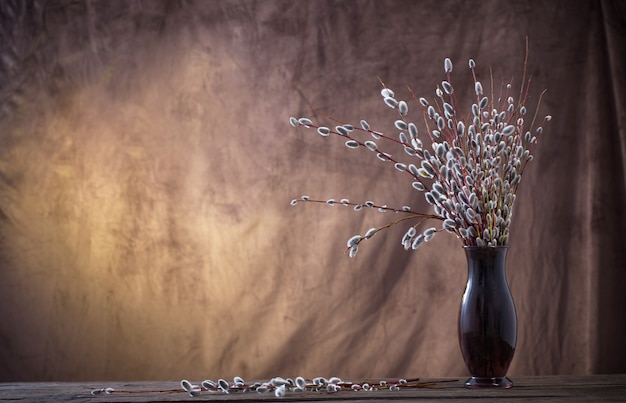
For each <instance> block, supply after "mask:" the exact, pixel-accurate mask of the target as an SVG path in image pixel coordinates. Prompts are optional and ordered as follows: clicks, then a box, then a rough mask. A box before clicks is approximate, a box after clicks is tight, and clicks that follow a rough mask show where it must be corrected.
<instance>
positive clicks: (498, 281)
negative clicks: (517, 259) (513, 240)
mask: <svg viewBox="0 0 626 403" xmlns="http://www.w3.org/2000/svg"><path fill="white" fill-rule="evenodd" d="M507 250H508V246H499V247H481V246H466V247H465V254H466V257H467V264H468V277H467V285H466V288H465V293H464V294H463V300H462V302H461V312H460V314H459V342H460V344H461V353H462V355H463V360H464V361H465V365H466V366H467V369H468V370H469V372H470V375H471V378H470V379H468V380H467V382H466V383H465V386H466V387H469V388H482V387H490V388H492V387H498V388H510V387H511V386H513V383H512V382H511V380H510V379H508V378H507V377H506V373H507V370H508V369H509V365H510V364H511V361H512V360H513V353H514V352H515V343H516V341H517V316H516V314H515V306H514V304H513V298H512V296H511V291H510V290H509V286H508V284H507V280H506V253H507Z"/></svg>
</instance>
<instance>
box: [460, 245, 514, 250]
mask: <svg viewBox="0 0 626 403" xmlns="http://www.w3.org/2000/svg"><path fill="white" fill-rule="evenodd" d="M508 248H509V245H498V246H477V245H463V249H470V250H476V249H508Z"/></svg>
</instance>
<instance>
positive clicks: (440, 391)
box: [0, 375, 626, 403]
mask: <svg viewBox="0 0 626 403" xmlns="http://www.w3.org/2000/svg"><path fill="white" fill-rule="evenodd" d="M447 381H450V382H445V383H439V384H437V385H436V386H434V387H431V388H406V389H401V390H399V391H389V390H378V391H370V392H365V391H358V392H354V391H342V392H336V393H327V392H306V393H295V392H288V393H287V395H286V396H285V397H283V398H277V397H275V396H274V394H273V393H266V394H260V393H255V392H253V393H231V394H224V393H210V392H201V394H200V395H199V396H197V397H190V396H189V395H188V394H187V393H186V392H185V391H184V390H182V389H181V387H180V384H179V382H174V381H171V382H102V383H95V382H87V383H76V382H42V383H0V401H13V402H43V401H52V402H54V401H78V402H90V403H100V402H182V401H184V402H190V401H192V402H207V401H231V402H232V401H248V402H253V401H266V402H267V401H309V402H315V401H330V402H361V401H362V402H367V401H376V402H384V401H393V402H398V401H414V400H419V401H420V402H442V401H445V402H468V401H471V402H473V403H483V402H502V401H520V402H521V401H531V402H626V375H597V376H549V377H527V378H516V379H514V380H513V381H514V383H515V386H514V387H513V388H512V389H508V390H493V389H481V390H472V389H466V388H465V387H464V386H463V380H461V379H459V380H450V379H448V380H447ZM107 387H112V388H114V392H113V393H111V394H105V393H102V394H98V395H95V396H94V395H92V393H91V392H92V390H100V389H102V388H107Z"/></svg>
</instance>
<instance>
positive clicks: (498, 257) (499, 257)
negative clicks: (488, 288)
mask: <svg viewBox="0 0 626 403" xmlns="http://www.w3.org/2000/svg"><path fill="white" fill-rule="evenodd" d="M507 251H508V247H507V246H502V247H465V255H466V257H467V269H468V271H469V275H470V276H475V275H482V276H485V275H488V276H496V277H500V276H502V277H505V276H506V253H507Z"/></svg>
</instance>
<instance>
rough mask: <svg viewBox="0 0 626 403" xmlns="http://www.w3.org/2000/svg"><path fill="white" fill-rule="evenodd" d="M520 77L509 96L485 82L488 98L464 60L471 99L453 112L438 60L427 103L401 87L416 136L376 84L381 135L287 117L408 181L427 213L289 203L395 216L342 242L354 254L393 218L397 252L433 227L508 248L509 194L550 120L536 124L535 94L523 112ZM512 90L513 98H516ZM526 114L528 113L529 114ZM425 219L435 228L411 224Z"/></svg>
mask: <svg viewBox="0 0 626 403" xmlns="http://www.w3.org/2000/svg"><path fill="white" fill-rule="evenodd" d="M526 66H527V63H526V62H525V63H524V76H523V79H522V82H521V85H520V89H519V94H513V88H512V85H511V84H510V83H509V84H506V85H502V87H501V88H499V89H498V95H494V88H493V80H491V81H492V82H491V90H490V92H491V96H490V97H489V96H487V95H485V91H484V89H483V84H482V83H481V82H480V81H478V79H477V78H476V72H475V68H476V64H475V62H474V60H472V59H470V60H469V69H470V71H471V73H472V76H473V79H474V94H475V96H476V97H475V101H474V102H473V103H472V105H471V110H470V111H469V113H467V115H463V112H461V111H460V110H459V102H458V100H457V97H456V95H455V91H454V87H453V85H452V80H451V73H452V68H453V66H452V61H451V60H450V59H447V58H446V59H445V61H444V72H445V74H446V79H445V80H444V81H442V82H441V84H440V85H439V86H437V89H436V97H435V98H434V99H433V100H432V101H429V100H427V99H426V98H423V97H420V98H418V97H416V96H415V94H414V93H413V92H412V91H411V90H410V89H409V95H410V96H411V98H412V101H415V103H416V104H417V107H418V108H419V109H420V110H421V112H422V115H423V117H424V119H423V120H424V122H425V126H426V132H425V133H420V132H419V131H418V127H417V125H416V124H415V123H414V122H412V121H411V120H410V119H409V104H408V103H407V102H406V101H405V100H401V99H398V98H396V96H395V94H394V92H393V91H392V90H391V89H389V88H387V87H386V86H385V85H384V83H382V81H381V84H382V86H383V88H382V90H381V95H382V98H383V102H384V103H385V105H386V106H387V107H389V108H391V109H394V110H395V111H396V112H397V118H396V120H395V122H394V126H395V128H396V129H397V133H395V134H394V135H387V134H384V133H382V132H379V131H376V130H374V129H372V128H371V127H370V125H369V124H368V122H367V121H366V120H361V121H360V124H359V125H358V126H356V125H352V124H348V123H344V122H341V121H339V120H336V119H333V118H329V120H331V121H334V128H333V127H329V126H328V125H318V124H316V123H314V122H313V121H312V120H311V119H309V118H306V117H301V118H299V119H297V118H294V117H291V118H290V122H291V124H292V125H293V126H294V127H298V126H302V127H305V128H313V129H316V130H317V133H318V134H319V135H320V136H322V137H328V136H330V135H335V136H341V137H344V138H345V145H346V147H348V148H352V149H355V148H359V147H364V148H366V149H367V150H369V151H371V152H372V153H373V154H374V155H375V156H376V157H377V158H378V159H380V160H382V161H387V162H389V163H390V164H392V165H393V167H394V168H395V169H396V170H398V171H402V172H406V173H407V174H408V175H410V176H411V178H412V187H413V188H414V189H415V190H418V191H420V192H423V193H424V197H425V198H426V201H427V202H428V203H429V204H431V205H432V206H433V208H434V214H430V213H422V212H416V211H414V210H413V209H412V208H411V207H410V206H404V207H402V208H400V209H394V208H389V207H387V206H386V205H383V206H379V205H375V204H374V203H372V202H370V201H366V202H364V203H351V202H350V201H349V200H347V199H341V200H340V201H336V200H335V199H329V200H325V201H323V200H313V199H311V198H309V197H308V196H302V197H300V198H297V199H294V200H292V201H291V204H292V205H295V204H297V203H298V201H306V202H317V203H326V204H330V205H332V204H335V203H340V204H343V205H348V206H353V207H354V210H357V211H358V210H361V209H362V208H375V209H378V210H379V211H381V212H384V211H395V212H398V213H403V214H404V215H403V216H402V218H400V219H396V220H395V221H392V222H390V223H388V224H387V225H384V226H382V227H378V228H370V229H369V230H368V231H367V232H365V233H364V234H363V235H355V236H353V237H351V238H350V239H349V240H348V242H347V247H348V251H349V255H350V256H351V257H352V256H355V255H356V253H357V252H358V248H359V244H360V243H361V242H362V241H364V240H367V239H370V238H371V237H373V236H374V235H375V234H376V233H377V232H379V231H381V230H383V229H385V228H389V227H391V226H393V225H396V224H399V223H406V222H410V223H411V225H410V227H409V228H408V230H407V232H406V233H405V234H404V236H403V238H402V245H403V246H404V248H405V249H407V250H408V249H417V248H418V247H419V246H420V245H422V244H423V243H424V242H428V241H429V240H431V239H432V238H433V237H434V236H435V234H436V233H437V232H440V231H448V232H452V233H455V234H456V235H457V236H458V237H459V238H460V239H461V240H462V242H463V244H464V245H468V246H502V245H508V240H509V227H510V225H511V216H512V213H513V204H514V202H515V195H516V192H517V188H518V186H519V184H520V180H521V178H522V174H523V172H524V169H525V168H526V164H527V163H528V162H529V161H531V160H532V158H533V148H534V146H535V144H536V143H537V138H538V136H540V135H541V133H542V131H543V127H542V126H543V125H544V124H545V123H546V122H547V121H549V120H550V119H551V116H549V115H548V116H545V117H544V118H543V119H542V121H541V122H540V124H539V125H537V126H536V124H537V115H538V111H539V105H540V104H541V98H542V96H543V94H544V92H545V91H544V92H542V93H541V95H540V96H539V100H538V102H537V105H536V109H535V112H534V114H528V110H527V108H526V103H527V101H528V99H529V89H530V79H528V80H527V79H526ZM514 95H517V96H518V99H517V100H516V99H515V98H514ZM529 115H532V116H529ZM393 145H395V146H397V147H399V148H400V149H401V150H402V152H401V153H400V155H401V156H402V158H401V157H399V156H393V155H392V154H391V153H389V152H387V151H386V149H385V147H389V146H393ZM427 220H439V221H441V222H442V223H441V226H440V227H439V228H438V227H429V228H426V229H425V230H423V231H418V228H420V226H421V225H422V224H423V223H424V222H425V221H427Z"/></svg>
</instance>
